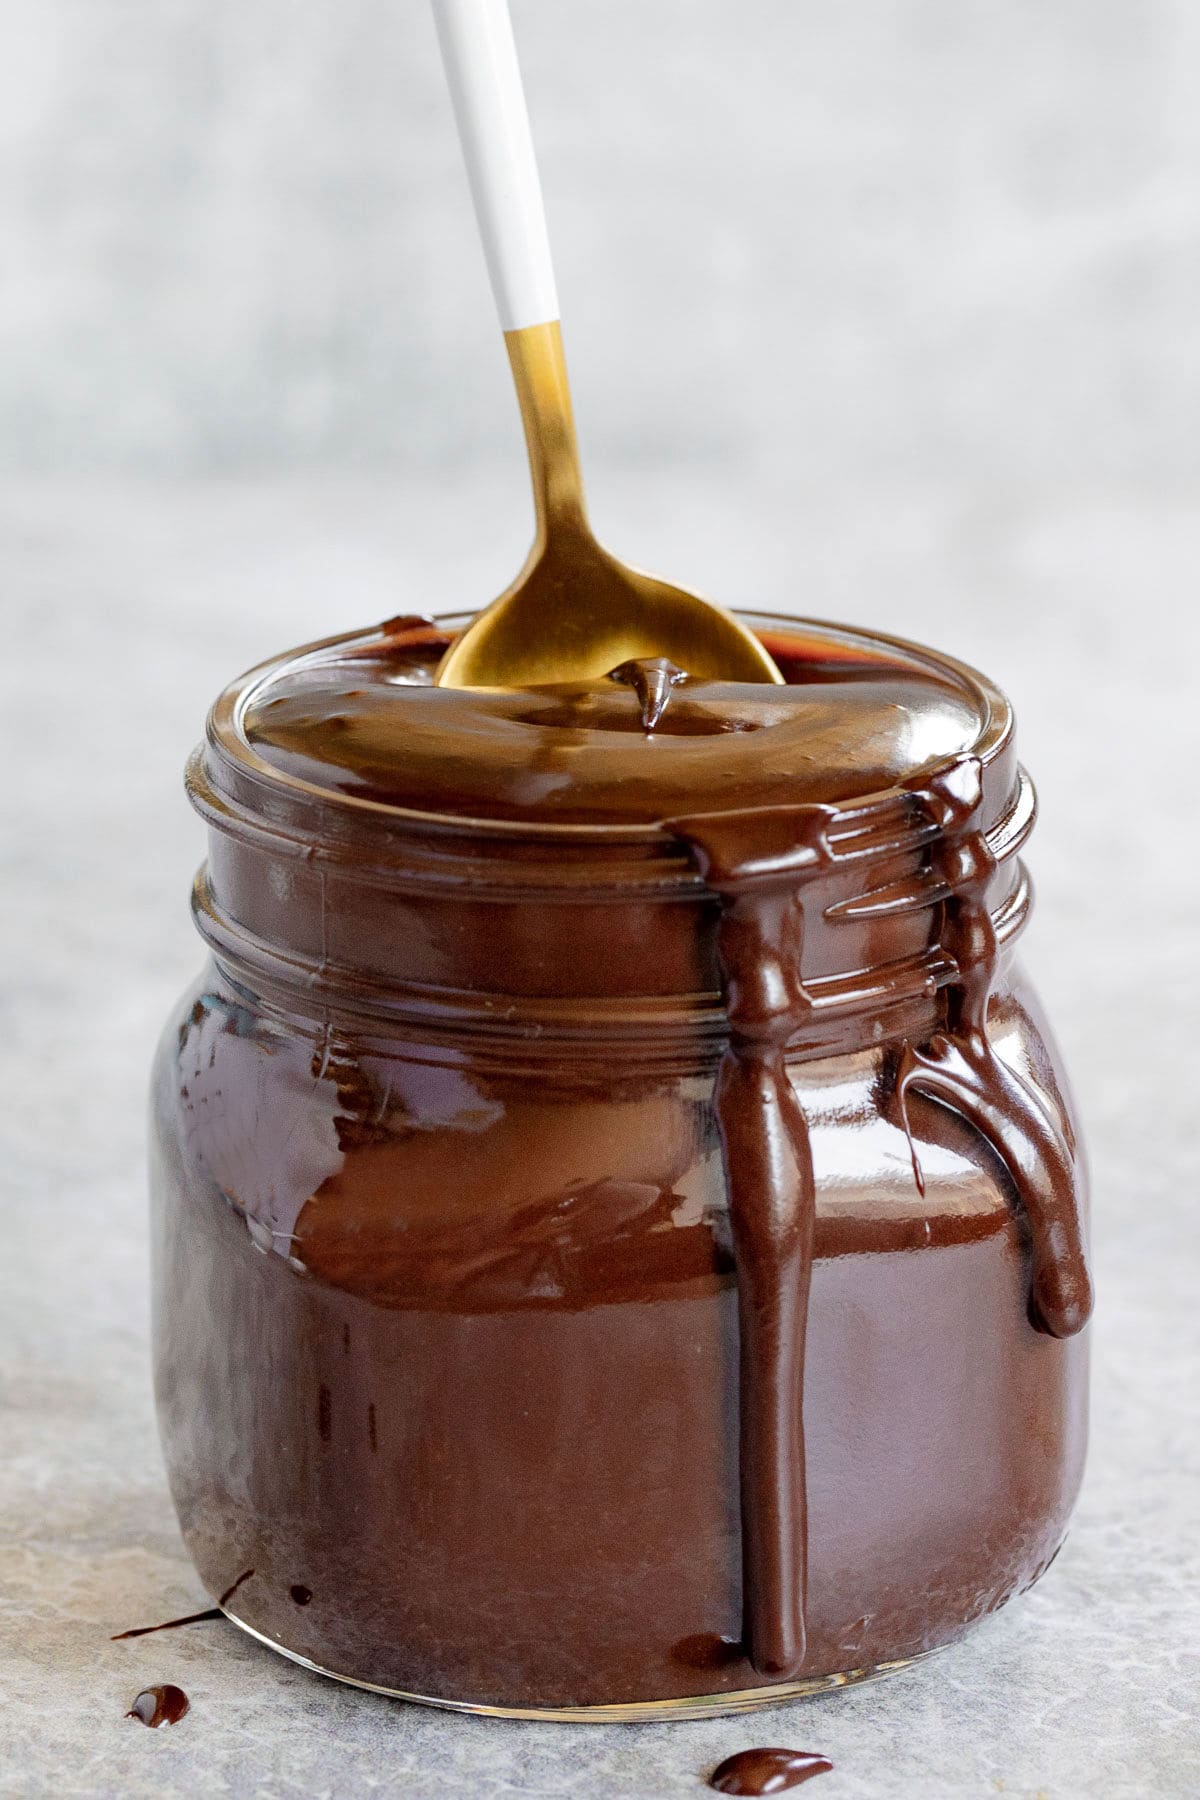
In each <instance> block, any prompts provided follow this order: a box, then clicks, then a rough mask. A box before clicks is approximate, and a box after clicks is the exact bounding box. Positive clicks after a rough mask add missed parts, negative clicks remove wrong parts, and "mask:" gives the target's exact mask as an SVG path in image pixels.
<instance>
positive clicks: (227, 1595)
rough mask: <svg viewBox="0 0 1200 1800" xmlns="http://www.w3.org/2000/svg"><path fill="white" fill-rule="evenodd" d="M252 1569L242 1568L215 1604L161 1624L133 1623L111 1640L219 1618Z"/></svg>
mask: <svg viewBox="0 0 1200 1800" xmlns="http://www.w3.org/2000/svg"><path fill="white" fill-rule="evenodd" d="M253 1573H254V1570H253V1569H243V1570H242V1572H241V1574H240V1575H239V1576H238V1578H237V1580H236V1581H233V1582H231V1583H230V1584H229V1586H228V1587H227V1588H226V1589H225V1592H224V1593H223V1594H222V1595H221V1598H220V1599H219V1600H218V1601H217V1604H216V1605H215V1606H207V1607H205V1609H204V1611H203V1612H194V1613H184V1615H183V1617H182V1618H181V1619H164V1620H163V1622H162V1624H161V1625H135V1626H134V1628H133V1630H132V1631H115V1632H114V1633H113V1635H112V1639H111V1641H112V1642H113V1643H114V1644H119V1643H120V1642H121V1639H122V1638H135V1637H149V1636H150V1633H151V1632H152V1631H174V1630H175V1628H176V1626H178V1625H202V1624H203V1623H204V1621H205V1620H206V1619H221V1618H223V1617H224V1616H225V1615H224V1614H223V1613H222V1611H221V1608H222V1607H223V1606H224V1605H225V1604H226V1603H227V1602H228V1601H230V1600H232V1599H233V1596H234V1595H235V1594H236V1593H237V1591H238V1589H239V1588H240V1587H241V1585H242V1583H243V1581H249V1579H250V1577H251V1576H252V1575H253Z"/></svg>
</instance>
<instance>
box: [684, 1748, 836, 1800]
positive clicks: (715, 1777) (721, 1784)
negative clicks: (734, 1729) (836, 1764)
mask: <svg viewBox="0 0 1200 1800" xmlns="http://www.w3.org/2000/svg"><path fill="white" fill-rule="evenodd" d="M832 1767H833V1764H832V1763H831V1762H830V1760H829V1758H828V1757H827V1756H816V1755H814V1754H813V1752H812V1751H811V1750H739V1751H738V1753H737V1755H736V1756H727V1757H726V1758H725V1761H724V1762H723V1763H719V1764H718V1765H717V1767H716V1768H715V1769H714V1770H713V1772H712V1774H711V1775H710V1776H709V1778H708V1785H709V1787H711V1788H716V1790H717V1792H718V1794H749V1795H754V1796H758V1795H760V1794H782V1793H783V1792H784V1791H785V1789H787V1788H794V1787H799V1786H800V1784H801V1782H803V1781H810V1780H811V1779H812V1777H813V1776H814V1775H826V1774H828V1772H829V1770H830V1769H832Z"/></svg>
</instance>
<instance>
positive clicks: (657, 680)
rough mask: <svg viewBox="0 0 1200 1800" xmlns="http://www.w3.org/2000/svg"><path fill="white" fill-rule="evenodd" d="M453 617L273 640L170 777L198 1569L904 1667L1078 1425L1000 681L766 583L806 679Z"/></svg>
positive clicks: (680, 1664)
mask: <svg viewBox="0 0 1200 1800" xmlns="http://www.w3.org/2000/svg"><path fill="white" fill-rule="evenodd" d="M458 623H459V622H458V621H449V622H448V623H446V624H441V623H433V624H431V623H429V622H427V621H423V620H414V619H403V620H394V621H392V622H390V623H389V624H388V625H386V626H383V627H381V628H380V629H378V630H376V631H370V632H365V633H361V634H357V635H354V636H351V637H348V638H342V639H337V640H333V641H331V642H329V643H326V644H322V645H318V646H315V647H314V648H311V649H309V650H306V651H301V652H299V653H296V654H294V655H291V656H286V657H283V658H280V659H278V660H277V661H274V662H272V663H269V664H267V665H265V666H264V667H262V668H260V669H258V670H255V671H253V672H252V673H251V674H250V675H248V676H246V677H245V678H243V679H242V680H241V681H239V682H237V683H235V684H234V686H233V687H232V688H230V689H229V690H228V691H227V692H226V694H225V695H223V696H222V698H221V699H220V700H219V701H218V703H217V705H216V706H215V708H214V709H213V713H212V716H211V718H210V722H209V731H208V736H207V740H206V743H205V745H204V746H203V748H202V749H201V750H200V751H198V752H197V754H196V756H195V757H194V759H193V762H192V765H191V768H190V771H189V788H190V792H191V796H192V799H193V801H194V803H195V805H196V806H197V808H198V809H199V811H200V812H201V814H202V815H203V816H204V818H205V819H206V821H207V823H208V826H209V830H210V847H209V856H208V860H207V862H206V864H205V867H204V868H203V870H202V871H201V874H200V876H199V878H198V880H197V884H196V890H195V914H196V919H197V923H198V925H199V928H200V931H201V934H202V936H203V937H204V938H205V940H206V942H207V944H208V946H209V949H210V951H211V961H210V963H209V966H208V968H207V970H206V971H205V973H204V975H203V976H202V978H201V980H200V981H199V983H198V984H197V985H196V987H195V989H194V990H193V991H192V992H191V993H190V994H189V995H188V996H187V998H186V1001H185V1003H184V1005H183V1007H182V1008H181V1011H180V1014H179V1016H178V1018H177V1019H175V1020H173V1021H172V1022H171V1024H170V1026H169V1028H168V1031H167V1033H166V1034H165V1036H164V1038H163V1041H162V1045H161V1047H160V1051H159V1054H158V1058H157V1061H156V1066H155V1074H154V1121H155V1130H154V1146H153V1178H152V1185H153V1198H154V1208H153V1219H154V1267H155V1337H156V1364H157V1391H158V1401H159V1411H160V1418H161V1423H162V1432H163V1441H164V1445H165V1449H166V1455H167V1461H168V1466H169V1469H170V1475H171V1483H172V1490H173V1493H174V1497H175V1501H176V1505H177V1507H178V1510H179V1515H180V1520H181V1523H182V1526H183V1530H184V1535H185V1538H186V1540H187V1543H188V1547H189V1549H190V1551H191V1553H192V1555H193V1557H194V1558H195V1561H196V1564H197V1568H198V1569H199V1572H200V1574H201V1577H202V1578H203V1580H204V1581H205V1583H206V1585H207V1586H208V1587H209V1588H210V1590H211V1591H212V1592H213V1593H220V1592H222V1591H223V1590H225V1589H226V1588H228V1587H229V1585H230V1584H231V1583H232V1582H234V1581H235V1580H237V1578H238V1577H239V1576H241V1575H244V1574H245V1572H246V1571H247V1570H253V1574H252V1575H251V1576H249V1577H247V1578H246V1579H244V1580H243V1581H241V1582H240V1584H239V1586H238V1589H237V1593H236V1596H235V1597H234V1598H233V1599H232V1600H231V1601H230V1602H229V1606H228V1611H229V1612H230V1615H231V1616H233V1617H234V1618H236V1620H237V1622H238V1623H240V1624H242V1625H244V1626H245V1627H246V1628H247V1629H248V1630H250V1631H252V1632H254V1633H256V1634H257V1635H259V1636H261V1637H262V1638H263V1639H264V1640H265V1641H267V1642H268V1643H270V1644H272V1645H274V1646H276V1647H277V1648H280V1649H283V1650H285V1651H286V1652H287V1653H288V1654H290V1655H293V1656H295V1657H297V1658H299V1659H301V1660H303V1661H305V1662H308V1663H311V1664H313V1665H315V1666H316V1667H318V1668H320V1669H323V1670H327V1671H329V1672H331V1673H333V1674H336V1675H340V1676H342V1677H345V1678H348V1679H351V1680H354V1681H359V1682H363V1683H367V1684H370V1685H373V1686H377V1687H381V1688H384V1689H386V1690H389V1691H394V1692H397V1693H402V1694H406V1695H410V1696H414V1697H417V1698H423V1699H428V1700H432V1701H437V1702H440V1703H442V1704H446V1705H453V1706H460V1707H476V1708H481V1709H501V1710H507V1711H516V1712H527V1713H528V1712H534V1713H536V1712H547V1713H552V1714H556V1715H565V1716H572V1715H574V1714H579V1713H582V1714H584V1716H606V1713H605V1712H601V1713H600V1714H597V1713H596V1711H595V1709H607V1716H627V1717H637V1716H639V1715H645V1714H650V1713H653V1712H655V1711H656V1710H660V1709H662V1708H663V1707H666V1708H668V1709H677V1710H682V1711H688V1712H693V1713H695V1712H703V1711H706V1710H708V1711H721V1710H726V1709H732V1708H736V1707H740V1706H745V1705H751V1704H757V1703H759V1702H764V1701H768V1700H772V1699H777V1698H779V1697H780V1696H781V1695H787V1694H792V1693H803V1692H807V1691H812V1690H815V1689H818V1688H820V1687H822V1686H826V1685H831V1684H834V1683H838V1682H841V1681H844V1680H846V1679H853V1678H856V1677H859V1676H862V1675H867V1674H871V1673H874V1672H878V1671H880V1670H882V1669H884V1668H886V1667H888V1666H890V1665H895V1664H898V1663H903V1662H905V1661H907V1660H908V1659H910V1658H913V1657H916V1656H920V1655H922V1654H924V1653H925V1652H927V1651H929V1650H932V1649H934V1648H936V1647H937V1646H939V1645H941V1644H945V1643H947V1642H949V1641H950V1640H952V1639H953V1638H955V1637H956V1636H958V1635H959V1634H960V1633H961V1632H962V1631H963V1630H964V1629H965V1628H966V1627H967V1626H968V1625H970V1624H971V1623H972V1622H973V1621H974V1620H976V1619H978V1618H980V1617H982V1616H983V1615H984V1614H986V1613H987V1612H989V1611H992V1610H994V1609H995V1608H996V1607H998V1606H999V1605H1001V1604H1003V1602H1004V1601H1005V1600H1007V1599H1008V1598H1010V1597H1011V1596H1012V1595H1013V1594H1015V1593H1019V1592H1020V1591H1022V1590H1023V1589H1024V1588H1026V1587H1028V1586H1029V1585H1030V1584H1031V1583H1032V1582H1033V1581H1034V1580H1036V1579H1037V1577H1038V1575H1039V1574H1040V1573H1041V1572H1042V1571H1043V1570H1044V1569H1045V1567H1046V1566H1047V1564H1048V1563H1049V1562H1050V1560H1051V1559H1052V1558H1053V1556H1054V1554H1055V1552H1056V1550H1057V1548H1058V1546H1059V1544H1060V1543H1061V1541H1062V1538H1063V1535H1064V1532H1065V1530H1066V1526H1067V1520H1068V1516H1069V1513H1070V1509H1071V1505H1072V1503H1073V1500H1074V1497H1075V1493H1076V1491H1077V1488H1078V1484H1079V1479H1080V1474H1081V1469H1082V1462H1083V1454H1084V1444H1085V1435H1086V1338H1085V1336H1083V1335H1081V1329H1082V1327H1083V1326H1084V1324H1085V1323H1086V1319H1087V1316H1088V1312H1089V1309H1090V1289H1089V1282H1088V1275H1087V1269H1086V1264H1085V1251H1084V1241H1083V1238H1084V1227H1083V1223H1082V1211H1083V1188H1084V1173H1083V1164H1082V1159H1081V1152H1080V1148H1079V1145H1078V1141H1077V1137H1076V1130H1075V1125H1074V1121H1073V1117H1072V1112H1071V1103H1070V1098H1069V1095H1068V1093H1067V1090H1066V1084H1065V1081H1064V1078H1063V1075H1062V1072H1061V1069H1060V1068H1059V1065H1058V1060H1057V1055H1056V1051H1055V1049H1054V1045H1053V1042H1052V1040H1051V1039H1050V1038H1049V1035H1048V1032H1047V1029H1046V1026H1045V1023H1044V1020H1043V1019H1042V1017H1041V1014H1040V1012H1039V1010H1038V1006H1037V1002H1036V1000H1035V998H1034V996H1033V995H1032V994H1031V992H1030V990H1029V987H1028V984H1027V983H1026V981H1025V980H1024V978H1023V976H1022V975H1021V973H1020V971H1019V968H1018V966H1017V965H1016V963H1015V961H1014V954H1013V952H1014V945H1015V940H1016V938H1017V936H1018V935H1019V933H1020V931H1021V929H1022V928H1023V926H1024V923H1025V920H1026V917H1027V914H1028V911H1029V905H1030V891H1029V885H1028V882H1027V879H1026V876H1025V873H1024V870H1023V867H1022V864H1021V862H1020V859H1019V855H1018V852H1019V851H1020V848H1021V846H1022V845H1023V843H1024V841H1025V838H1026V837H1027V835H1028V833H1029V830H1030V827H1031V825H1032V822H1033V813H1034V802H1033V794H1032V789H1031V787H1030V784H1029V781H1028V778H1027V777H1026V776H1025V774H1024V773H1023V771H1022V770H1021V769H1020V767H1019V765H1018V763H1017V761H1016V755H1015V749H1014V742H1013V720H1012V715H1011V712H1010V709H1009V707H1008V705H1007V703H1006V701H1005V700H1004V698H1003V696H1002V695H1001V694H1000V693H999V692H998V690H997V689H995V688H994V687H993V686H992V685H991V684H990V683H989V682H988V681H986V680H985V679H984V678H983V677H981V676H979V675H978V674H976V673H974V672H973V671H971V670H969V669H966V668H964V667H963V666H962V665H961V664H958V663H956V662H953V661H952V660H950V659H949V658H946V657H943V656H939V655H935V654H934V653H932V652H930V651H927V650H923V649H920V648H918V647H916V646H913V645H908V644H903V643H899V642H897V641H893V640H890V639H885V638H882V637H877V636H873V635H868V634H865V633H860V632H853V631H849V630H844V629H841V628H837V627H832V626H824V625H821V626H818V625H810V624H807V623H795V622H792V621H783V620H779V621H771V620H756V621H752V623H754V625H755V629H756V630H758V631H759V632H760V634H761V635H762V637H763V639H764V641H765V642H766V644H767V646H768V648H769V649H770V651H771V653H772V654H773V656H774V657H775V659H776V661H777V662H778V664H779V666H780V669H781V670H782V672H783V674H784V675H785V677H786V685H784V686H782V687H776V686H769V685H750V684H745V685H739V684H727V683H720V682H702V681H695V680H692V679H690V678H688V677H687V674H686V671H680V670H677V669H673V668H672V667H671V666H670V665H669V664H665V663H662V662H661V661H659V662H644V663H637V664H626V665H623V666H622V667H620V668H618V669H616V670H614V672H613V674H612V675H611V676H609V677H606V678H604V679H602V680H600V681H598V682H593V683H588V684H586V685H581V686H578V687H559V688H538V689H527V690H518V689H512V690H509V689H495V690H480V691H474V690H455V689H448V688H438V687H435V686H434V685H433V683H432V677H433V671H434V669H435V668H436V666H437V663H438V660H439V658H440V657H441V655H442V654H443V652H444V650H445V648H446V646H447V644H448V642H449V641H450V637H451V635H452V633H453V631H454V629H456V628H457V625H458ZM301 1595H302V1596H303V1601H301V1600H300V1599H299V1598H298V1597H297V1596H301Z"/></svg>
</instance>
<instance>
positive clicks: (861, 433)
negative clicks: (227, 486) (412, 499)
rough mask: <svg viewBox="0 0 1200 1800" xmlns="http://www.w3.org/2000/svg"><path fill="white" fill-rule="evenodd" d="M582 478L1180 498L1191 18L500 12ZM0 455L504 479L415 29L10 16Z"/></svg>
mask: <svg viewBox="0 0 1200 1800" xmlns="http://www.w3.org/2000/svg"><path fill="white" fill-rule="evenodd" d="M514 15H515V19H516V26H517V31H518V37H519V42H520V47H521V51H522V56H523V61H524V65H525V70H526V78H527V85H528V89H529V94H530V102H531V106H532V109H533V113H534V123H535V130H536V135H537V140H538V144H539V147H540V151H541V155H542V161H543V166H544V176H545V185H546V190H547V200H548V206H549V211H550V218H551V229H552V233H553V237H554V241H555V245H556V250H557V261H558V266H559V280H560V288H561V293H562V297H563V305H564V309H565V312H566V318H567V330H568V333H569V348H570V352H571V357H572V362H573V366H574V371H575V379H576V385H577V388H578V401H579V410H580V413H581V421H582V426H583V429H584V432H585V448H586V449H588V450H589V451H590V452H591V453H592V456H593V459H600V460H603V459H605V458H611V459H623V460H628V459H630V458H648V459H651V458H652V459H655V460H658V459H660V458H663V457H669V458H672V459H676V458H677V459H696V458H703V459H705V460H706V461H708V462H712V463H726V462H728V463H737V464H738V465H739V466H744V465H745V464H746V463H747V462H754V463H759V462H761V463H781V464H783V465H784V467H785V468H786V470H787V472H788V473H789V475H790V476H791V477H793V478H794V479H796V480H798V481H799V480H804V479H810V478H812V477H813V476H814V475H815V474H818V473H819V474H822V475H832V476H833V477H835V478H844V479H846V480H848V481H853V480H857V479H860V478H861V477H862V476H863V475H864V474H871V475H879V476H885V477H886V476H893V475H900V474H903V475H904V476H905V477H907V478H911V477H922V478H927V477H936V476H938V475H939V474H946V473H950V472H957V471H959V470H961V468H962V467H963V465H964V464H966V465H967V466H969V467H970V468H971V469H972V470H973V471H974V473H975V474H976V476H977V477H979V478H980V479H985V478H994V479H999V480H1012V479H1021V480H1025V479H1029V478H1033V479H1036V480H1038V481H1041V482H1054V483H1060V482H1072V483H1074V482H1078V481H1080V480H1088V479H1096V478H1104V479H1118V480H1143V479H1146V480H1154V481H1159V482H1161V481H1162V480H1164V479H1171V478H1174V477H1177V476H1179V475H1180V473H1181V472H1182V470H1183V469H1184V467H1185V466H1186V462H1187V458H1188V443H1187V438H1188V434H1189V431H1190V430H1191V426H1192V421H1193V419H1194V417H1195V413H1196V400H1197V389H1198V386H1200V359H1198V357H1197V353H1196V343H1195V336H1194V333H1193V332H1192V330H1191V324H1192V319H1193V317H1194V314H1195V309H1196V283H1197V275H1198V272H1200V270H1198V264H1200V231H1198V225H1197V209H1196V205H1195V192H1196V185H1197V179H1198V177H1200V107H1198V106H1197V104H1196V71H1197V66H1198V55H1197V53H1198V51H1200V7H1197V6H1196V5H1195V3H1194V0H853V3H847V0H806V3H803V4H800V3H797V0H740V3H739V4H736V5H735V4H733V3H732V0H724V3H722V0H558V3H557V4H551V0H540V3H539V0H515V4H514ZM0 144H2V157H0V168H2V170H3V173H2V175H0V271H2V279H0V457H3V459H5V460H6V461H7V462H8V463H9V465H13V464H18V465H22V466H26V467H28V466H31V465H32V466H39V467H48V468H56V467H60V466H63V465H68V466H70V465H74V466H78V465H80V464H92V463H95V462H103V463H109V464H114V465H117V466H136V467H142V468H145V467H153V468H158V469H160V468H163V467H173V468H181V469H212V468H226V467H229V466H231V465H246V464H254V463H264V462H265V463H279V462H282V463H293V462H299V461H304V462H311V461H313V460H328V459H332V460H337V461H341V462H344V461H347V460H352V461H355V462H361V461H363V460H373V459H381V458H386V459H388V460H389V461H399V462H400V463H402V464H406V465H409V466H411V467H413V468H417V467H422V466H428V465H430V464H433V465H435V466H440V465H443V464H444V463H446V462H449V461H454V460H456V459H458V458H463V457H474V456H476V455H479V456H486V455H487V454H489V453H490V452H493V451H496V450H503V451H507V450H508V449H509V448H510V447H511V445H512V444H513V443H514V442H515V441H516V440H515V430H516V428H515V424H514V421H513V415H512V408H511V404H510V401H509V397H508V393H507V389H506V374H507V372H506V369H505V366H504V363H503V358H502V355H501V353H500V351H499V349H498V346H497V343H496V341H495V332H494V328H493V321H492V315H491V310H490V297H489V295H488V293H487V290H486V286H485V278H484V274H483V268H482V261H481V258H480V255H479V252H478V250H477V248H476V245H475V241H474V235H473V224H472V220H471V216H470V212H469V206H468V200H467V195H466V186H465V181H464V178H463V175H462V172H461V169H460V165H459V159H458V151H457V146H456V143H455V141H454V138H453V132H452V125H451V120H450V113H449V108H448V104H447V102H446V99H445V96H444V92H443V87H442V81H441V73H440V69H439V67H438V65H437V60H436V47H435V43H434V37H433V30H432V25H431V21H430V18H429V14H428V7H427V6H426V5H425V4H424V3H423V0H155V3H154V4H152V5H148V4H146V3H145V0H8V3H7V6H6V8H5V26H4V51H3V56H2V57H0Z"/></svg>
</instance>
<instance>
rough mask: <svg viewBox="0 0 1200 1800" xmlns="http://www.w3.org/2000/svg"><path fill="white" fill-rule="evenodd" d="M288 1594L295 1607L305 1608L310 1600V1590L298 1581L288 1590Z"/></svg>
mask: <svg viewBox="0 0 1200 1800" xmlns="http://www.w3.org/2000/svg"><path fill="white" fill-rule="evenodd" d="M288 1592H289V1593H290V1594H291V1596H292V1599H293V1600H294V1601H295V1602H296V1605H297V1606H307V1605H308V1603H309V1601H310V1600H311V1599H312V1589H311V1588H306V1587H305V1585H304V1583H303V1582H302V1581H298V1582H297V1583H296V1585H295V1586H294V1587H292V1588H289V1589H288Z"/></svg>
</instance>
